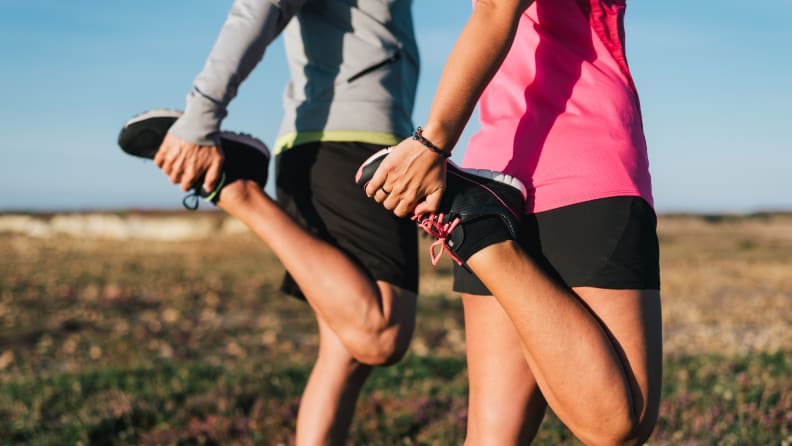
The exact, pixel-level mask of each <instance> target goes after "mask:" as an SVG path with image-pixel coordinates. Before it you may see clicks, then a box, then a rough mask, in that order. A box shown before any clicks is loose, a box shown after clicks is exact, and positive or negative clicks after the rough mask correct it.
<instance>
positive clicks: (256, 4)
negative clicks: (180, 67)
mask: <svg viewBox="0 0 792 446" xmlns="http://www.w3.org/2000/svg"><path fill="white" fill-rule="evenodd" d="M305 1H306V0H236V1H235V2H234V4H233V6H232V7H231V11H230V12H229V14H228V18H227V19H226V22H225V24H224V25H223V28H222V30H221V31H220V34H219V35H218V38H217V41H216V42H215V45H214V47H213V48H212V51H211V52H210V54H209V56H208V58H207V60H206V64H205V65H204V68H203V70H202V71H201V72H200V73H199V74H198V76H197V77H196V78H195V81H194V83H193V87H192V90H191V91H190V93H189V94H188V95H187V105H186V107H185V111H184V115H182V117H181V118H179V120H177V121H176V122H175V123H174V124H173V126H172V127H171V128H170V130H169V132H168V135H167V137H166V138H165V140H164V141H163V143H162V146H161V147H160V149H159V150H158V152H157V155H156V156H155V158H154V162H155V163H156V164H157V166H159V167H160V168H161V169H162V170H163V171H164V172H165V174H166V175H168V176H169V177H170V179H171V181H172V182H173V183H180V184H181V188H182V190H187V189H189V188H190V187H192V185H193V184H194V183H195V182H196V181H197V180H198V179H199V178H200V177H201V176H203V175H204V174H205V178H204V188H205V189H206V190H208V191H211V190H214V187H215V185H216V183H217V181H218V180H219V177H220V171H221V170H220V169H221V167H222V163H223V154H222V150H221V148H219V147H218V146H217V141H216V140H215V136H216V134H217V132H218V131H219V129H220V123H221V121H222V120H223V118H225V116H226V114H227V106H228V104H229V103H230V102H231V100H232V99H233V98H234V97H235V96H236V94H237V90H238V88H239V85H240V84H241V83H242V82H243V81H244V80H245V79H246V78H247V76H248V75H249V74H250V73H251V72H252V71H253V69H254V68H255V67H256V65H257V64H258V62H259V61H260V60H261V58H262V57H263V55H264V51H265V50H266V48H267V45H269V43H270V42H272V40H274V39H275V37H276V36H277V35H278V34H279V33H280V32H281V31H282V30H283V28H284V27H285V26H286V25H287V24H288V22H289V20H290V19H291V18H292V17H293V16H294V15H295V14H296V13H297V11H298V10H299V9H300V8H301V7H302V6H303V5H304V4H305Z"/></svg>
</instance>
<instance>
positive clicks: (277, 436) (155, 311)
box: [0, 213, 792, 445]
mask: <svg viewBox="0 0 792 446" xmlns="http://www.w3.org/2000/svg"><path fill="white" fill-rule="evenodd" d="M0 217H2V216H0ZM110 217H112V221H113V222H115V223H114V224H116V226H113V227H114V228H115V229H113V230H108V229H106V228H105V229H101V228H102V226H101V224H99V223H97V222H96V221H93V220H91V221H92V222H93V223H91V222H88V223H86V221H83V220H81V221H82V223H81V224H78V225H76V226H75V224H72V225H71V226H69V225H68V224H66V223H63V221H61V220H57V219H58V216H40V215H39V216H32V217H31V216H27V217H24V218H27V219H28V220H24V221H22V220H19V221H22V223H19V221H17V223H16V226H13V225H12V226H13V228H16V229H13V228H12V229H8V227H7V226H6V227H5V229H3V227H0V252H2V253H3V255H2V256H0V444H26V445H61V444H63V445H76V444H82V445H89V444H142V445H155V444H157V445H158V444H185V445H186V444H222V445H226V444H229V445H248V444H266V445H278V444H284V445H288V444H291V441H292V430H293V424H294V420H295V415H296V412H297V408H298V405H299V395H300V392H301V388H302V386H303V385H304V383H305V380H306V379H307V375H308V372H309V368H310V365H311V362H312V358H313V356H314V354H315V352H316V337H315V326H314V325H313V320H312V317H311V315H310V311H309V310H308V308H307V306H306V305H305V304H304V303H302V302H298V301H295V300H293V299H289V298H286V297H285V296H283V295H282V294H280V293H279V292H278V290H277V289H278V285H279V280H280V277H281V274H282V272H283V270H282V268H281V266H280V264H279V263H278V261H277V260H276V259H275V258H274V257H273V256H272V254H271V253H270V252H269V251H268V250H267V248H266V247H265V246H263V245H262V244H261V243H260V242H258V240H257V239H255V238H254V237H253V236H252V235H250V234H249V233H247V232H246V231H240V230H238V228H237V229H236V230H233V228H235V226H234V225H233V222H229V221H227V220H225V219H224V218H223V217H222V216H220V215H218V214H215V213H197V214H181V213H179V214H175V215H160V214H152V215H143V214H127V213H123V214H115V215H111V216H110ZM14 218H22V217H19V216H17V217H14ZM31 218H32V220H31ZM75 218H83V217H75ZM166 219H167V221H168V222H169V224H171V223H172V224H171V226H167V225H165V226H167V227H168V228H171V229H170V230H175V231H176V232H177V233H178V231H179V229H178V228H192V229H190V230H187V229H183V230H182V233H183V234H188V236H185V237H182V238H177V239H173V240H171V241H162V240H158V238H161V237H158V236H156V234H160V235H161V234H162V233H163V231H164V232H167V228H165V229H163V227H161V226H163V225H160V226H158V228H159V229H158V231H152V232H151V233H148V232H146V231H145V230H143V229H141V228H144V229H145V227H146V224H149V225H153V224H154V223H156V222H160V223H161V222H163V221H165V220H166ZM174 219H175V220H174ZM56 220H57V221H56ZM100 220H101V219H100ZM176 220H178V222H177V223H178V224H176V223H174V221H176ZM185 221H186V226H179V225H183V224H185ZM119 222H120V223H119ZM56 223H57V224H56ZM72 223H74V222H72ZM100 223H101V222H100ZM105 223H106V222H105ZM119 224H121V226H118V225H119ZM124 225H126V226H124ZM173 225H176V226H173ZM155 226H156V225H155ZM22 227H24V228H27V229H25V230H24V231H22V230H21V229H19V228H22ZM174 227H175V228H176V229H173V228H174ZM31 228H32V229H31ZM69 228H71V229H69ZM75 228H76V229H75ZM97 228H99V229H97ZM119 228H120V229H119ZM124 228H126V229H124ZM130 228H132V229H134V230H132V229H130ZM195 228H199V230H196V229H195ZM229 228H231V229H229ZM25 231H26V232H25ZM125 231H126V232H125ZM191 231H192V232H191ZM659 232H660V238H661V250H662V251H661V255H662V280H663V284H662V286H663V299H664V300H663V302H664V307H663V312H664V340H665V357H666V360H665V367H664V376H665V379H664V399H663V402H662V407H661V415H660V421H659V423H658V426H657V429H656V430H655V433H654V434H653V436H652V438H651V439H650V442H649V444H652V445H754V444H756V445H789V444H792V328H791V327H792V216H790V215H783V214H773V215H752V216H742V217H736V216H683V215H675V216H671V215H669V216H662V217H661V219H660V223H659ZM152 234H154V235H152ZM206 234H212V236H206ZM422 243H426V241H423V242H422ZM426 257H428V256H424V260H425V259H426ZM421 271H422V277H421V280H422V283H421V290H420V294H421V296H420V310H419V311H420V313H419V316H418V327H417V329H416V335H415V339H414V342H413V344H412V347H411V350H410V352H409V354H408V356H407V358H406V359H405V360H404V361H403V362H401V363H399V364H398V365H396V366H394V367H391V368H387V369H380V370H378V371H377V372H376V373H375V374H374V375H373V376H372V379H371V380H370V381H369V383H368V384H367V386H366V388H365V390H364V395H363V396H362V398H361V399H360V401H359V406H358V411H359V413H365V414H366V416H365V417H358V419H357V420H356V422H355V424H354V426H353V431H352V434H351V439H350V443H351V444H355V445H452V444H461V442H462V441H463V439H464V429H465V420H466V392H467V385H466V372H465V362H464V348H465V346H464V332H463V324H462V311H461V303H460V301H459V299H458V297H457V296H456V295H454V294H453V293H452V292H450V291H449V290H450V283H451V277H450V272H451V268H450V264H448V263H442V264H441V265H440V266H439V267H437V268H434V269H433V268H431V267H430V266H429V265H428V262H427V263H426V264H423V265H422V270H421ZM535 444H541V445H556V444H576V443H575V442H574V441H573V440H572V439H571V437H570V435H569V433H568V431H566V430H565V428H564V427H563V426H562V425H561V424H560V423H559V422H558V421H557V420H556V419H555V418H554V416H553V415H552V414H548V417H547V418H546V423H545V425H544V426H543V428H542V430H541V432H540V434H539V437H538V439H537V441H536V442H535Z"/></svg>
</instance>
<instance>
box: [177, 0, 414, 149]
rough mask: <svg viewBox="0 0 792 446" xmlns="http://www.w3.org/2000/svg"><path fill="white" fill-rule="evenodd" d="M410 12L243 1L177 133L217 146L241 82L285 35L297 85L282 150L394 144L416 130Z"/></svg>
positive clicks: (350, 4)
mask: <svg viewBox="0 0 792 446" xmlns="http://www.w3.org/2000/svg"><path fill="white" fill-rule="evenodd" d="M411 6H412V0H236V1H235V2H234V4H233V6H232V8H231V11H230V13H229V15H228V18H227V19H226V22H225V24H224V26H223V29H222V30H221V32H220V35H219V36H218V39H217V41H216V43H215V46H214V48H213V49H212V51H211V53H210V54H209V57H208V59H207V61H206V65H205V66H204V68H203V70H202V71H201V72H200V74H198V76H197V77H196V79H195V81H194V84H193V88H192V90H191V91H190V93H189V94H188V95H187V105H186V108H185V113H184V115H183V116H182V117H181V118H180V119H179V120H178V121H177V122H176V123H175V124H174V125H173V126H172V127H171V129H170V131H171V133H173V134H174V135H176V136H178V137H180V138H182V139H185V140H188V141H191V142H193V143H197V144H201V145H210V144H214V143H215V140H214V137H215V135H216V133H217V132H218V130H219V128H220V123H221V121H222V120H223V118H225V116H226V114H227V106H228V104H229V102H230V101H231V100H232V99H233V98H234V96H235V95H236V93H237V89H238V87H239V85H240V83H241V82H242V81H243V80H244V79H245V78H246V77H247V76H248V74H250V72H251V71H252V70H253V68H254V67H255V66H256V64H257V63H258V62H259V61H260V60H261V58H262V57H263V55H264V51H265V49H266V47H267V45H268V44H269V43H270V42H272V40H273V39H275V37H277V35H278V34H279V33H280V32H281V31H282V32H283V34H284V42H285V45H286V56H287V59H288V64H289V70H290V74H291V81H290V82H289V84H288V85H287V87H286V90H285V92H284V118H283V121H282V123H281V128H280V132H279V137H278V141H277V142H276V144H275V146H276V147H275V148H276V150H278V149H281V148H283V147H290V146H293V145H295V144H300V143H303V142H309V141H317V140H335V141H349V140H354V141H362V142H371V143H378V144H394V143H395V142H397V141H398V140H399V139H400V138H402V137H405V136H407V135H409V134H410V132H411V131H412V121H411V115H412V109H413V103H414V98H415V89H416V84H417V79H418V49H417V45H416V43H415V36H414V31H413V23H412V16H411ZM292 18H294V20H292Z"/></svg>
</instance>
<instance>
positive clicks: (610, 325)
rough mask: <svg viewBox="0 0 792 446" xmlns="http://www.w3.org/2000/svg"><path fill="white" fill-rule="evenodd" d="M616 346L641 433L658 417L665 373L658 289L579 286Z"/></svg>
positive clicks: (581, 293)
mask: <svg viewBox="0 0 792 446" xmlns="http://www.w3.org/2000/svg"><path fill="white" fill-rule="evenodd" d="M573 290H574V291H575V293H577V295H578V296H580V298H581V299H582V300H583V301H584V302H585V303H586V305H588V307H589V309H591V311H592V312H593V313H594V314H595V315H596V316H597V318H598V319H599V320H600V322H601V323H602V326H603V327H604V328H605V329H606V331H607V332H608V335H609V336H610V337H611V340H612V341H613V345H614V346H615V347H616V351H617V353H618V354H619V356H620V358H621V361H622V364H623V366H624V370H625V373H626V375H627V379H628V380H629V381H630V388H631V389H632V392H633V400H634V401H635V404H636V407H635V413H636V414H638V415H639V417H640V418H639V419H640V420H641V421H640V429H642V430H644V432H641V434H644V435H643V436H648V435H649V433H651V429H652V427H653V426H654V423H655V420H656V419H657V415H658V409H659V405H660V387H661V382H662V375H663V345H662V337H663V336H662V316H661V314H662V312H661V303H660V291H658V290H613V289H603V288H593V287H576V288H574V289H573Z"/></svg>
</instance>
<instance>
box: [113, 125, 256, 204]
mask: <svg viewBox="0 0 792 446" xmlns="http://www.w3.org/2000/svg"><path fill="white" fill-rule="evenodd" d="M181 115H182V112H180V111H177V110H164V109H157V110H151V111H148V112H146V113H142V114H140V115H137V116H135V117H133V118H132V119H130V120H129V121H127V122H126V123H125V124H124V127H123V128H121V133H119V135H118V145H119V146H121V150H123V151H124V152H125V153H128V154H129V155H132V156H137V157H140V158H147V159H154V155H156V154H157V150H159V147H160V145H161V144H162V141H163V139H165V135H166V134H167V133H168V129H169V128H170V126H171V125H173V123H174V122H176V120H177V119H178V118H179V117H180V116H181ZM219 136H220V146H221V147H222V148H223V153H224V154H225V160H224V162H223V173H222V175H221V177H220V182H219V183H218V185H217V187H215V190H214V191H212V192H207V191H205V190H204V189H203V178H200V179H199V180H198V181H197V182H196V184H198V185H197V186H194V187H193V188H192V190H191V191H190V194H189V195H187V196H186V197H184V200H183V204H184V207H186V208H187V209H190V210H195V209H198V197H202V198H204V199H206V200H208V201H210V202H212V203H215V202H217V198H218V196H219V195H220V190H221V189H222V188H223V187H224V186H225V185H227V184H230V183H231V182H233V181H234V180H238V179H240V178H244V179H248V180H253V181H255V182H256V183H258V185H259V186H261V187H262V188H263V187H264V185H265V184H266V183H267V173H268V166H269V159H270V152H269V149H268V148H267V145H266V144H264V143H263V142H262V141H260V140H258V139H257V138H254V137H253V136H250V135H247V134H244V133H236V132H227V131H221V132H220V134H219Z"/></svg>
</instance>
